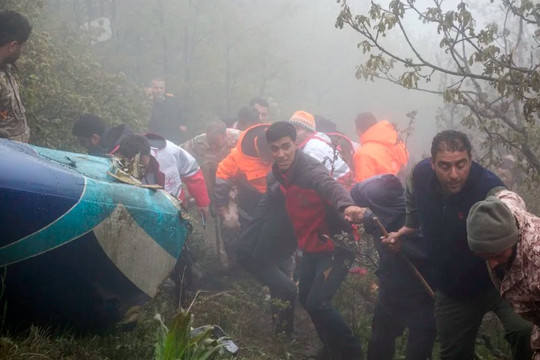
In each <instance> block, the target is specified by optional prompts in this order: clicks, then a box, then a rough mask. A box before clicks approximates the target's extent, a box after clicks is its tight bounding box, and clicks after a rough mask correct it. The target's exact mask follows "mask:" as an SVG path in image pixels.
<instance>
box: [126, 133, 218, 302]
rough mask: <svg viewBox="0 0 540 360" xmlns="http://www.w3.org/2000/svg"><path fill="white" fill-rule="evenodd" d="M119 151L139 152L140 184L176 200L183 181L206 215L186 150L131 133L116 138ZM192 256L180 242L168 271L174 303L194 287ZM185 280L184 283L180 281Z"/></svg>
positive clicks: (203, 193) (200, 182) (197, 173)
mask: <svg viewBox="0 0 540 360" xmlns="http://www.w3.org/2000/svg"><path fill="white" fill-rule="evenodd" d="M117 153H118V154H119V155H121V156H123V157H125V158H127V159H129V160H132V159H133V158H135V156H137V155H138V154H139V162H140V164H141V165H142V166H143V167H144V169H145V171H144V175H143V177H142V179H140V180H142V182H143V183H144V184H158V185H161V186H163V189H164V190H165V191H167V192H168V193H169V194H171V195H172V196H174V197H176V198H177V199H179V200H183V199H184V198H185V194H184V192H183V189H182V183H185V184H186V186H187V188H188V191H189V193H190V194H191V196H193V197H194V198H195V203H196V204H197V207H198V208H199V212H200V213H201V214H205V216H208V206H209V205H210V199H209V197H208V192H207V190H206V183H205V181H204V177H203V174H202V171H201V170H200V168H199V165H198V164H197V161H196V160H195V159H194V158H193V157H192V156H191V155H189V153H188V152H187V151H185V150H184V149H182V148H180V147H179V146H177V145H175V144H173V143H172V142H170V141H168V140H165V139H164V138H162V137H160V136H159V135H155V134H147V135H139V134H133V135H129V136H127V137H125V138H124V139H122V141H121V142H120V145H119V148H118V152H117ZM196 274H197V273H196V266H195V260H194V259H193V258H192V255H191V253H190V251H189V248H188V247H187V244H186V243H184V249H183V250H182V253H181V255H180V258H179V259H178V262H177V264H176V266H175V268H174V270H173V272H172V274H171V278H172V280H173V281H174V282H175V284H176V292H175V294H174V297H175V300H176V303H178V302H179V301H181V302H182V305H183V306H188V305H189V298H190V295H192V294H193V293H194V291H195V288H196V286H195V282H196V278H197V275H196ZM184 283H185V284H184Z"/></svg>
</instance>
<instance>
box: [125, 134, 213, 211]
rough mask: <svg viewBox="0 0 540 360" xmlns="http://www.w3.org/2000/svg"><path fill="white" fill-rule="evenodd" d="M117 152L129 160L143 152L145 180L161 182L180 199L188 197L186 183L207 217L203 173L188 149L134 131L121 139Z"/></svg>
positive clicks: (198, 206)
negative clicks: (184, 187) (185, 191)
mask: <svg viewBox="0 0 540 360" xmlns="http://www.w3.org/2000/svg"><path fill="white" fill-rule="evenodd" d="M117 153H118V154H119V155H121V156H123V157H125V158H127V159H132V158H134V157H135V155H137V154H138V153H141V159H140V162H141V164H142V165H143V166H144V168H145V171H144V176H143V178H142V181H143V183H145V184H159V185H161V186H163V189H164V190H165V191H167V192H168V193H169V194H171V195H172V196H174V197H175V198H177V199H178V200H180V201H183V200H185V193H184V190H183V188H182V183H184V184H186V187H187V189H188V191H189V193H190V194H191V196H193V198H194V199H195V203H196V205H197V208H198V209H199V212H200V213H201V214H205V216H208V214H209V213H208V211H209V210H208V206H209V205H210V198H209V197H208V191H207V189H206V182H205V181H204V175H203V173H202V171H201V169H200V167H199V164H197V161H196V160H195V158H194V157H193V156H191V155H190V154H189V153H188V152H187V151H185V150H184V149H182V148H181V147H179V146H178V145H175V144H173V143H172V142H170V141H169V140H165V139H164V138H163V137H161V136H159V135H156V134H146V135H139V134H133V135H129V136H127V137H125V138H124V139H122V141H121V142H120V145H119V147H118V151H117Z"/></svg>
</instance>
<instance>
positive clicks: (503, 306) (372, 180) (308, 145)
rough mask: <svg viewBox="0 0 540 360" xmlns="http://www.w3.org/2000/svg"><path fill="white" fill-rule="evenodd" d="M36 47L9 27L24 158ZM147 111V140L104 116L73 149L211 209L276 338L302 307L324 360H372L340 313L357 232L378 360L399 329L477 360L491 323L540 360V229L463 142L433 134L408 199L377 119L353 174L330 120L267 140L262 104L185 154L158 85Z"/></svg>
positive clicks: (392, 142) (11, 88)
mask: <svg viewBox="0 0 540 360" xmlns="http://www.w3.org/2000/svg"><path fill="white" fill-rule="evenodd" d="M30 32H31V26H30V25H29V23H28V21H27V20H26V19H25V18H24V17H23V16H22V15H20V14H18V13H16V12H13V11H5V12H2V13H0V137H4V138H9V139H11V140H16V141H21V142H27V141H28V139H29V134H30V131H29V128H28V126H27V123H26V118H25V115H24V111H25V110H24V106H23V105H22V102H21V98H20V94H19V88H18V85H17V81H16V80H15V77H14V75H13V70H14V69H15V66H14V64H15V61H16V60H17V59H18V58H19V56H20V55H21V53H22V49H23V46H24V43H25V42H26V41H27V39H28V37H29V35H30ZM149 95H150V97H151V100H152V102H153V110H152V119H151V120H150V130H151V132H150V133H149V134H146V135H142V134H135V133H134V132H133V131H132V130H131V129H129V127H127V126H125V125H119V126H116V127H109V126H107V125H106V124H105V122H104V121H103V120H102V119H101V118H99V117H97V116H95V115H83V116H82V117H81V118H80V119H79V120H78V121H77V122H76V123H75V125H74V127H73V134H74V135H75V136H77V137H78V138H79V139H80V140H81V143H82V144H83V145H84V146H85V147H86V148H87V149H88V152H89V153H91V154H95V155H106V154H117V155H120V156H122V157H124V158H127V159H137V161H138V162H139V163H140V165H141V166H142V167H143V168H144V171H143V172H142V178H141V180H142V181H143V182H144V183H148V184H159V185H161V186H162V187H163V188H164V189H165V191H168V192H169V193H171V195H173V196H175V197H177V198H179V199H183V198H184V196H185V195H184V191H183V186H182V185H183V184H185V185H186V187H187V188H188V190H189V192H190V193H191V195H192V196H193V197H194V198H195V203H196V205H197V207H198V209H199V212H200V213H201V215H202V216H204V217H207V216H209V206H210V198H212V200H213V205H214V211H215V212H216V214H217V216H218V217H220V218H221V219H222V220H223V224H224V225H225V226H227V227H230V228H234V229H237V230H239V232H240V233H241V235H240V237H239V239H238V242H237V243H235V244H233V251H235V253H236V256H237V261H238V262H239V263H240V264H241V265H242V266H243V267H244V268H245V269H246V270H247V271H248V272H250V273H251V274H253V276H254V277H256V278H257V279H258V280H259V281H260V282H261V283H263V284H265V285H267V286H268V287H269V288H270V292H271V295H272V297H274V298H276V299H279V300H282V301H283V302H284V304H283V305H281V306H279V307H273V309H272V313H273V321H274V326H275V330H276V332H277V333H285V335H287V336H293V335H294V309H295V302H296V297H297V294H298V298H299V300H300V303H301V304H302V305H303V306H304V308H305V309H306V310H307V312H308V314H309V316H310V318H311V320H312V322H313V324H314V326H315V329H316V331H317V334H318V336H319V338H320V340H321V341H322V343H323V345H324V346H323V348H322V351H321V352H320V354H318V356H319V357H318V358H320V359H334V360H335V359H337V360H340V359H341V360H345V359H346V360H349V359H351V360H352V359H362V358H363V352H362V349H361V346H360V341H359V339H358V338H357V337H356V336H355V335H354V334H353V332H352V331H351V329H350V328H349V326H348V325H347V324H346V322H345V321H344V319H343V318H342V317H341V315H340V314H339V312H338V311H337V310H336V309H335V308H334V307H333V306H332V298H333V296H334V295H335V294H336V292H337V290H338V289H339V287H340V285H341V283H342V282H343V280H344V279H345V277H346V276H347V274H348V272H349V267H350V265H351V264H352V262H353V261H354V257H355V254H354V253H352V252H351V250H350V249H349V248H348V247H347V246H344V245H343V244H342V243H340V242H338V241H337V238H338V237H339V236H342V234H344V233H345V234H347V233H351V232H352V231H353V230H352V226H351V224H355V223H362V224H363V225H364V227H365V229H366V231H367V232H368V233H371V234H373V235H374V241H375V245H376V248H377V251H378V252H379V257H380V263H379V269H378V272H377V274H378V276H379V285H380V287H379V292H378V298H377V302H376V306H375V313H374V318H373V322H372V336H371V339H370V341H369V345H368V349H367V358H368V359H373V360H374V359H392V358H393V356H394V342H395V339H396V337H397V336H399V335H400V334H401V333H402V332H403V330H404V328H408V330H409V337H408V344H407V354H406V359H411V360H412V359H430V358H431V353H432V348H433V343H434V341H435V338H436V336H437V334H438V337H439V340H440V358H441V359H455V360H463V359H465V360H468V359H473V358H474V347H475V338H476V335H477V332H478V329H479V326H480V324H481V321H482V319H483V317H484V315H485V313H487V312H490V311H491V312H494V313H495V314H496V315H497V317H498V318H499V319H500V320H501V322H502V325H503V327H504V329H505V338H506V340H507V341H508V342H509V343H510V345H511V348H512V354H513V357H514V359H530V358H531V357H532V358H534V359H535V360H540V330H539V328H538V326H539V325H540V290H539V289H540V275H539V274H540V269H539V267H540V219H539V218H538V217H536V216H534V215H533V214H530V213H528V212H527V210H526V207H525V204H524V202H523V200H522V199H521V198H520V197H519V195H518V194H516V193H515V192H512V191H510V190H508V189H507V188H506V186H505V184H504V183H503V181H501V179H499V178H498V177H497V176H496V175H495V174H494V173H492V172H490V171H488V170H486V169H485V168H483V167H482V166H480V165H479V164H478V163H476V162H474V161H473V159H472V146H471V144H470V141H469V139H468V138H467V136H466V135H465V134H463V133H462V132H459V131H453V130H448V131H443V132H440V133H439V134H437V135H436V136H435V137H434V139H433V141H432V146H431V157H430V158H428V159H425V160H423V161H421V162H419V163H418V164H417V165H415V166H414V167H413V168H412V170H411V172H410V176H409V177H408V178H407V181H406V186H405V188H403V186H402V184H401V182H400V180H399V179H398V177H397V176H399V177H401V178H404V177H405V176H403V175H404V174H403V170H404V169H405V166H406V165H407V163H408V152H407V150H406V147H405V145H404V144H403V142H401V141H400V139H399V136H398V134H397V132H396V130H395V129H394V127H393V126H392V125H391V124H390V123H389V122H388V121H377V120H376V118H375V117H374V116H373V115H372V114H370V113H362V114H360V115H358V116H357V118H356V121H355V125H356V129H357V134H358V136H359V138H360V142H361V146H360V147H359V148H358V149H356V150H355V151H354V155H353V154H350V155H351V156H350V158H351V159H352V161H349V162H347V161H344V159H346V156H344V155H343V153H341V151H343V149H339V146H336V142H335V141H334V140H333V138H332V135H331V134H325V133H322V132H320V131H317V130H318V129H317V128H318V125H317V124H318V123H319V124H320V125H321V127H322V126H328V125H329V122H328V121H327V120H326V119H324V118H321V117H319V118H317V117H316V116H313V115H312V114H310V113H308V112H306V111H297V112H295V113H294V114H293V115H292V116H291V117H290V119H289V121H278V122H275V123H273V124H269V123H267V119H268V103H267V102H266V101H265V100H264V99H261V98H255V99H253V101H252V102H251V103H250V104H249V106H247V107H246V108H243V109H241V111H240V112H239V116H238V117H237V119H236V120H235V121H234V122H232V123H231V126H230V127H234V128H236V129H231V128H228V127H227V126H226V125H225V124H224V123H223V122H221V121H213V122H210V123H209V124H208V126H207V129H206V132H205V133H204V134H201V135H199V136H197V137H195V138H193V139H192V140H190V141H188V142H187V143H185V144H184V145H183V146H182V147H180V146H178V143H179V141H180V139H181V136H182V134H183V133H185V132H186V130H187V127H186V124H185V123H183V122H182V120H183V118H182V115H181V112H180V111H179V110H178V109H179V108H178V107H177V106H176V105H175V104H173V102H172V100H170V99H172V96H171V95H170V94H167V93H166V92H165V83H164V81H163V80H162V79H154V80H153V82H152V86H151V89H150V91H149ZM167 99H169V100H167ZM317 120H319V121H317ZM156 133H157V134H156ZM166 138H168V139H166ZM169 140H172V141H169ZM352 148H353V147H352V145H351V149H352ZM198 162H199V163H198ZM201 167H202V169H201ZM209 188H210V191H208V190H209ZM349 190H350V191H349ZM231 193H235V194H236V195H235V196H231ZM232 198H235V201H236V203H237V205H238V206H237V208H238V209H237V216H236V217H235V216H234V214H231V212H234V211H232V210H231V207H230V206H229V205H230V203H231V199H232ZM387 231H389V232H387ZM296 250H299V251H296ZM295 255H296V256H295ZM293 259H297V260H298V261H299V263H298V264H296V266H297V268H298V273H299V281H298V285H297V284H296V283H295V282H294V281H293V279H292V269H293V264H294V260H293ZM486 264H487V266H486ZM494 285H495V286H494ZM431 288H433V289H435V292H434V299H433V298H432V297H431V295H432V293H431V291H430V290H431ZM426 289H428V290H429V291H426ZM516 313H517V314H519V315H521V317H520V316H518V315H517V314H516ZM525 319H526V320H525ZM533 326H534V328H533ZM531 331H532V335H531Z"/></svg>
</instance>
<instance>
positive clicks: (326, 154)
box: [289, 111, 353, 189]
mask: <svg viewBox="0 0 540 360" xmlns="http://www.w3.org/2000/svg"><path fill="white" fill-rule="evenodd" d="M289 122H290V123H291V124H292V125H294V128H295V129H296V143H297V145H298V148H300V149H301V150H302V151H303V152H304V153H306V154H308V155H309V156H311V157H312V158H315V159H316V160H318V161H320V162H321V163H322V164H323V165H324V166H325V167H326V168H327V169H328V171H329V172H330V175H332V177H333V178H334V179H335V180H337V181H338V182H339V183H340V184H342V185H344V186H345V187H346V188H347V189H350V188H351V186H352V183H353V173H352V171H351V169H350V168H349V166H348V165H347V163H346V162H345V161H343V159H342V158H341V155H340V154H339V151H338V150H337V149H335V148H334V147H332V140H331V139H330V138H329V137H328V135H326V134H324V133H321V132H317V128H316V125H315V117H314V116H313V115H312V114H310V113H308V112H306V111H297V112H295V113H294V114H293V115H292V116H291V118H290V119H289Z"/></svg>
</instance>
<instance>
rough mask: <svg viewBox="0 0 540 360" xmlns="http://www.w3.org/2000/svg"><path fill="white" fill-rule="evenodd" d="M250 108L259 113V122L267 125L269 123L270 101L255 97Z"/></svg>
mask: <svg viewBox="0 0 540 360" xmlns="http://www.w3.org/2000/svg"><path fill="white" fill-rule="evenodd" d="M249 106H251V107H253V108H254V109H255V110H257V111H258V112H259V122H261V123H265V122H267V121H268V108H269V107H270V104H268V101H266V100H265V99H263V98H261V97H255V98H253V99H251V101H250V102H249Z"/></svg>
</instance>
